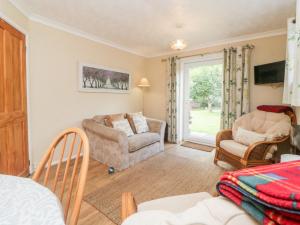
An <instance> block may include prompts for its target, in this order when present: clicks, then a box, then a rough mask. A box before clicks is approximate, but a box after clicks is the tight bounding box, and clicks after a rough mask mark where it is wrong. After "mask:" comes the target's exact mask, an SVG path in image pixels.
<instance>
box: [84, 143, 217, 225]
mask: <svg viewBox="0 0 300 225" xmlns="http://www.w3.org/2000/svg"><path fill="white" fill-rule="evenodd" d="M184 149H185V150H187V151H185V150H184ZM166 151H173V152H176V155H180V156H182V157H188V158H191V157H195V154H197V156H199V157H201V154H203V155H205V154H213V153H208V152H201V151H197V150H192V151H189V149H186V148H183V147H181V146H177V145H170V144H168V145H166ZM195 151H197V152H195ZM198 152H199V153H198ZM126 174H127V173H126V170H125V171H122V172H118V173H115V174H113V175H108V173H107V166H104V165H103V164H100V163H99V162H97V161H95V160H93V159H91V160H90V165H89V172H88V178H87V184H86V189H85V195H86V194H89V193H91V192H93V191H94V190H96V189H98V188H99V187H102V186H103V185H106V184H108V183H110V182H112V181H113V180H114V179H116V178H117V177H119V176H126ZM78 224H79V225H115V223H113V222H112V221H110V220H109V219H108V218H107V217H106V216H105V215H104V214H102V213H101V212H100V211H98V210H97V209H95V208H94V207H93V206H92V205H90V204H89V203H87V202H86V201H83V202H82V206H81V212H80V216H79V222H78Z"/></svg>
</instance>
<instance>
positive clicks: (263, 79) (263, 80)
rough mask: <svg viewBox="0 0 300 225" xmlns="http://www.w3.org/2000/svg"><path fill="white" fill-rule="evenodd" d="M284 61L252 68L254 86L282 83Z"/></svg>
mask: <svg viewBox="0 0 300 225" xmlns="http://www.w3.org/2000/svg"><path fill="white" fill-rule="evenodd" d="M284 70H285V61H280V62H274V63H269V64H264V65H258V66H255V67H254V82H255V84H275V83H283V82H284Z"/></svg>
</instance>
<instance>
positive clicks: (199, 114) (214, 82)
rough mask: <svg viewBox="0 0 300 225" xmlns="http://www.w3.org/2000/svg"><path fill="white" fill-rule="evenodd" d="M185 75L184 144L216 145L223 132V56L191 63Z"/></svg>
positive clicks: (185, 67) (186, 64)
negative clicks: (221, 131)
mask: <svg viewBox="0 0 300 225" xmlns="http://www.w3.org/2000/svg"><path fill="white" fill-rule="evenodd" d="M181 66H182V73H183V88H182V89H183V91H182V94H183V119H182V121H183V126H182V127H183V140H184V141H192V142H196V143H200V144H204V145H210V146H214V145H215V138H216V134H217V132H218V131H219V130H220V118H221V99H222V74H223V58H222V55H219V54H218V55H211V56H206V57H200V58H193V59H187V60H185V61H183V62H182V65H181Z"/></svg>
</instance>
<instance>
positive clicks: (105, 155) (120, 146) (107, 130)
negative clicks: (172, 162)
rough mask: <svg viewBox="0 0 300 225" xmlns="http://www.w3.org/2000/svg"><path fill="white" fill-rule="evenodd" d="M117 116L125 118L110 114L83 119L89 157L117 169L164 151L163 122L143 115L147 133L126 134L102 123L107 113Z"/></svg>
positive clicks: (122, 168) (164, 125) (164, 124)
mask: <svg viewBox="0 0 300 225" xmlns="http://www.w3.org/2000/svg"><path fill="white" fill-rule="evenodd" d="M120 115H121V116H124V118H126V114H113V115H100V116H94V117H93V118H90V119H85V120H83V122H82V126H83V128H84V130H85V132H86V134H87V136H88V138H89V142H90V153H91V157H92V158H93V159H95V160H97V161H99V162H101V163H103V164H106V165H108V166H110V167H114V168H115V169H116V170H118V171H121V170H124V169H126V168H128V167H130V166H133V165H135V164H136V163H138V162H140V161H142V160H145V159H147V158H149V157H151V156H153V155H155V154H157V153H159V152H162V151H163V150H164V133H165V127H166V123H165V122H164V121H161V120H156V119H150V118H146V121H147V125H148V127H149V132H145V133H140V134H134V135H132V136H129V137H128V136H127V135H126V134H125V133H124V132H123V131H121V130H118V129H115V128H112V127H108V126H106V124H105V118H107V116H112V117H113V116H120Z"/></svg>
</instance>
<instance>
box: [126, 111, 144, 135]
mask: <svg viewBox="0 0 300 225" xmlns="http://www.w3.org/2000/svg"><path fill="white" fill-rule="evenodd" d="M134 115H140V116H143V113H142V112H136V113H127V114H126V118H127V120H128V122H129V124H130V126H131V129H132V131H133V133H135V134H137V132H136V129H135V126H134V122H133V119H132V117H133V116H134Z"/></svg>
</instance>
